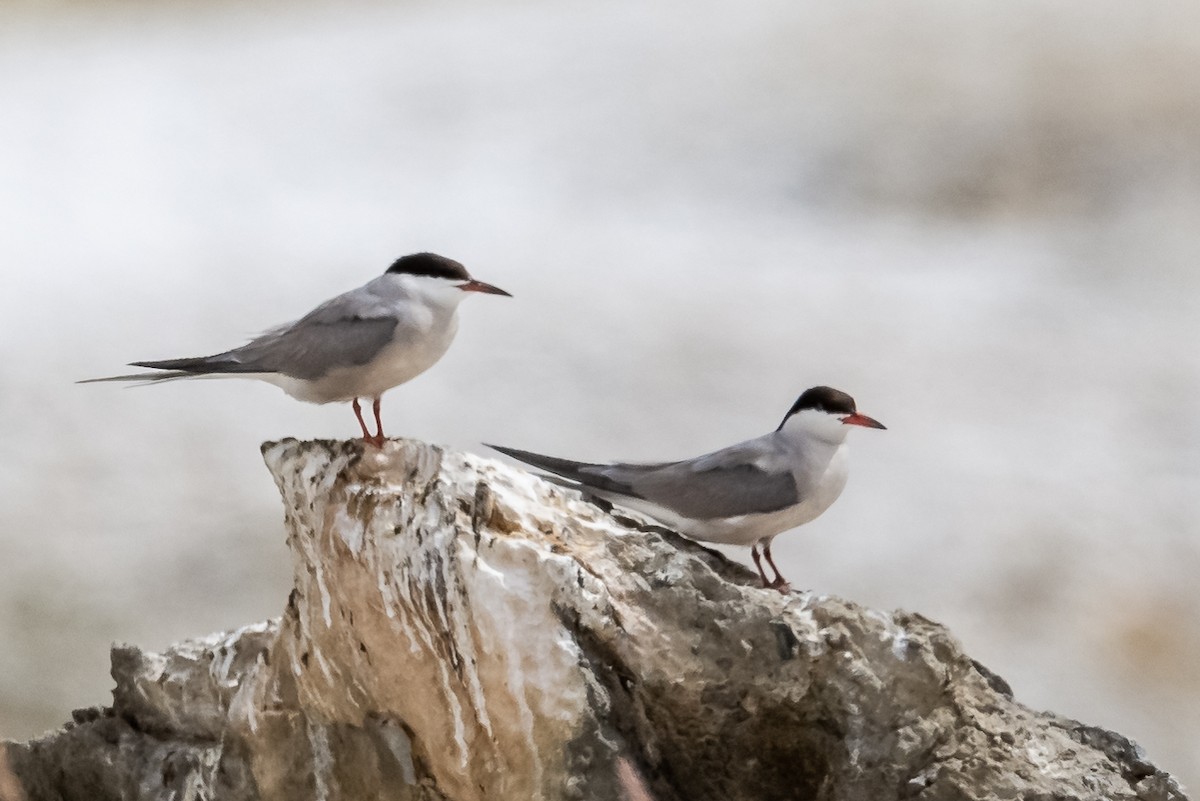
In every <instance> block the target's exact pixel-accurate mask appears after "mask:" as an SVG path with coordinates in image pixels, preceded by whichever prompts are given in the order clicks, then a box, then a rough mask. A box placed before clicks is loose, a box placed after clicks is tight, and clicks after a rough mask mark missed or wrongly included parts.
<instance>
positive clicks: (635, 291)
mask: <svg viewBox="0 0 1200 801" xmlns="http://www.w3.org/2000/svg"><path fill="white" fill-rule="evenodd" d="M0 109H2V110H3V111H2V113H0V214H2V219H3V222H2V223H0V257H2V258H3V291H2V292H0V358H2V359H3V368H2V369H0V439H2V441H3V443H4V458H3V459H2V460H0V493H2V497H0V500H2V507H0V736H7V737H18V738H24V737H28V736H31V735H34V734H36V733H38V732H40V731H42V730H44V729H46V728H47V727H51V726H54V725H57V724H58V723H60V722H62V721H64V720H65V719H67V717H68V712H69V710H70V709H71V708H72V707H76V706H82V705H89V704H94V703H101V702H104V701H105V700H106V699H107V697H108V696H107V691H108V689H109V679H108V677H107V663H108V655H107V649H108V646H109V644H110V642H112V641H114V640H122V641H133V642H137V643H139V644H142V645H144V646H147V647H150V648H160V647H162V646H165V645H166V644H168V643H170V642H172V641H174V640H178V639H181V638H184V637H188V636H191V635H198V634H203V633H206V632H209V631H213V630H219V629H225V628H229V627H233V626H237V625H239V624H242V623H246V622H250V621H255V620H259V619H262V618H266V617H269V616H272V615H275V614H277V613H279V611H280V610H281V609H282V606H283V603H284V599H285V597H286V595H287V590H288V587H289V563H288V556H287V553H286V550H285V547H284V544H283V535H282V522H281V518H282V512H281V509H280V505H279V502H278V498H277V496H276V494H275V489H274V486H273V484H272V482H271V479H270V478H269V476H268V475H267V472H266V470H265V469H264V468H263V467H262V465H261V463H260V460H259V456H258V445H259V443H260V441H262V440H265V439H270V438H278V437H283V436H297V437H318V436H319V437H348V436H351V435H353V434H355V432H356V430H357V429H356V426H355V423H354V420H353V417H352V415H351V413H350V411H349V409H348V408H346V407H344V406H329V407H316V406H305V405H301V404H299V403H297V402H295V401H292V400H290V399H288V398H286V397H285V396H284V395H283V394H282V393H280V392H279V391H278V390H277V389H275V388H273V387H269V386H266V385H258V384H249V383H246V384H243V383H238V382H199V383H192V384H186V383H184V384H179V383H177V384H174V385H169V386H163V387H157V388H148V389H129V390H126V389H121V388H119V387H116V386H111V385H102V386H86V387H81V386H74V385H73V384H72V381H74V380H75V379H78V378H84V377H89V376H96V375H105V374H111V373H113V372H119V371H120V370H121V368H122V365H123V363H124V362H126V361H129V360H131V359H139V358H140V359H147V358H163V357H170V356H180V355H193V354H199V353H206V352H210V351H213V350H217V349H221V348H224V347H227V346H231V345H234V344H238V343H240V342H242V341H243V340H244V339H245V338H246V337H247V336H249V335H252V334H254V333H256V332H257V331H259V330H261V329H264V328H266V327H268V326H270V325H273V324H276V323H279V322H282V321H285V320H288V319H290V318H292V317H293V316H295V315H297V314H299V313H301V312H303V311H305V310H307V309H308V308H309V307H310V306H311V305H313V304H314V303H316V302H318V301H320V300H322V299H324V298H326V297H328V296H330V295H332V294H334V293H336V292H339V291H342V290H344V289H348V288H350V287H353V286H356V285H358V284H359V283H361V282H363V281H365V280H366V279H368V278H370V277H372V276H374V275H376V274H377V273H379V272H380V271H382V269H383V268H384V267H385V266H386V265H387V264H388V263H389V262H390V261H391V259H393V258H394V257H396V256H398V255H400V254H402V253H406V252H412V251H416V250H425V249H428V250H434V251H438V252H441V253H444V254H446V255H449V256H452V257H454V258H457V259H459V260H461V261H463V262H464V263H466V264H467V265H468V267H469V268H470V269H471V270H472V271H473V272H474V273H475V274H476V275H477V276H478V277H479V278H481V279H483V280H486V281H491V282H494V283H496V284H498V285H500V286H502V287H504V288H506V289H508V290H509V291H511V292H512V293H513V294H514V295H515V296H516V297H515V298H514V299H512V300H505V299H497V298H491V297H483V298H476V299H472V300H470V301H469V302H468V303H466V304H465V306H464V307H463V310H462V311H463V324H462V330H461V333H460V335H459V339H458V342H457V343H456V346H455V347H454V348H453V349H452V350H451V351H450V354H449V355H448V356H447V357H446V358H445V359H444V360H443V361H442V362H441V363H440V364H439V365H438V366H437V367H436V368H435V369H434V370H432V371H431V372H430V373H428V374H426V375H425V376H423V377H421V378H420V379H418V380H417V381H415V382H413V383H411V384H409V385H407V386H405V387H403V388H401V389H398V390H395V391H393V392H392V393H391V394H389V395H388V396H387V398H386V399H385V415H386V417H385V420H386V421H387V422H388V423H389V424H390V431H391V433H394V434H401V433H403V434H407V435H411V436H415V437H420V438H422V439H427V440H432V441H435V442H440V443H445V444H448V445H451V446H455V447H462V448H470V449H474V450H482V448H481V446H480V445H479V444H478V443H479V442H480V441H482V440H486V441H495V442H501V443H508V444H512V445H517V446H521V447H527V448H531V449H534V450H542V451H547V452H552V453H558V454H563V455H570V456H576V457H593V458H597V459H602V458H611V457H619V458H626V459H639V458H643V459H661V458H668V457H675V456H686V455H692V454H695V453H699V452H701V451H703V450H706V449H711V448H714V447H718V446H720V445H723V444H727V443H730V442H733V441H735V440H739V439H743V438H747V437H750V436H754V435H757V434H760V433H763V432H765V431H766V430H768V429H770V428H771V427H773V426H774V425H775V424H776V423H777V422H778V420H779V418H780V416H781V415H782V414H783V412H784V411H785V410H786V409H787V407H788V406H789V405H790V403H791V402H792V400H793V399H794V397H795V395H796V394H797V393H799V392H800V391H801V390H803V389H804V388H805V387H807V386H809V385H812V384H817V383H828V384H831V385H833V386H836V387H839V388H842V389H845V390H847V391H849V392H850V393H851V394H853V395H854V396H855V397H856V398H857V399H858V401H859V406H860V408H861V409H862V410H863V411H864V412H866V413H867V414H870V415H872V416H875V417H877V418H879V419H880V420H882V421H883V422H885V423H886V424H887V425H888V426H889V430H888V431H887V432H872V431H864V432H857V434H856V435H855V436H854V437H853V440H854V450H855V454H854V468H853V470H852V474H853V475H852V478H851V482H850V486H849V488H848V490H847V492H846V494H845V495H844V496H843V498H842V500H841V501H840V502H839V503H838V504H837V505H836V506H835V507H834V508H833V509H832V510H831V511H830V512H829V513H828V514H826V515H825V516H824V517H823V518H821V519H820V520H819V521H817V522H816V523H814V524H812V525H810V526H808V527H807V528H806V529H804V530H803V533H797V534H792V535H788V536H785V537H783V538H781V539H780V540H779V542H778V544H777V551H778V552H779V553H780V555H781V556H782V561H783V563H784V569H785V572H786V573H787V574H788V575H789V576H790V577H792V579H793V581H794V582H795V583H796V584H797V585H798V586H799V587H804V588H812V589H815V590H817V591H818V592H822V593H832V594H838V595H842V596H845V597H848V598H851V599H854V600H856V601H859V602H861V603H864V604H868V605H871V606H875V607H879V608H884V609H891V608H896V607H903V608H906V609H912V610H917V611H920V612H922V613H924V614H926V615H928V616H929V617H932V618H934V619H937V620H939V621H941V622H944V623H946V624H948V625H949V626H950V627H951V628H952V629H953V631H954V632H955V633H956V634H957V635H958V636H959V637H960V638H961V639H962V640H963V642H964V643H965V644H966V646H967V648H968V650H969V651H970V652H971V653H972V654H973V655H975V656H976V657H977V658H979V659H980V660H981V661H982V662H984V663H985V664H987V665H988V666H989V667H991V668H992V669H994V670H995V671H996V672H998V673H1000V674H1001V675H1002V676H1004V677H1005V678H1007V679H1008V680H1009V681H1010V682H1011V683H1012V685H1013V686H1014V688H1015V690H1016V693H1017V696H1018V697H1019V698H1020V699H1021V700H1023V701H1025V702H1027V703H1029V704H1031V705H1032V706H1034V707H1040V708H1050V709H1054V710H1055V711H1058V712H1060V713H1063V714H1066V715H1070V716H1073V717H1077V718H1080V719H1082V720H1085V721H1088V722H1090V723H1095V724H1099V725H1103V726H1107V727H1111V728H1115V729H1117V730H1119V731H1121V732H1122V733H1125V734H1127V735H1129V736H1131V737H1133V738H1135V739H1136V740H1138V741H1139V742H1141V743H1142V744H1143V745H1144V746H1145V747H1146V749H1147V751H1148V753H1149V755H1150V756H1151V758H1152V759H1154V760H1156V761H1157V762H1158V763H1159V764H1160V765H1161V766H1162V767H1164V768H1167V769H1169V770H1172V771H1174V772H1176V773H1177V774H1178V775H1179V776H1180V777H1181V778H1182V779H1183V780H1184V781H1185V782H1187V783H1190V784H1191V785H1192V786H1200V593H1198V592H1197V590H1196V581H1197V579H1196V577H1197V575H1198V574H1200V545H1198V533H1200V532H1198V529H1200V493H1198V486H1200V485H1198V482H1200V409H1198V404H1197V399H1198V398H1200V357H1198V356H1197V347H1198V345H1200V6H1197V5H1196V4H1194V3H1182V2H1163V1H1161V0H1144V1H1143V2H1139V3H1122V4H1117V3H1107V4H1098V3H1095V2H1056V3H1045V2H1039V1H1035V0H1017V1H1016V2H1008V3H1003V4H996V3H985V2H966V1H964V0H942V1H941V2H923V3H918V2H909V1H908V0H899V1H897V0H873V1H868V0H863V1H862V2H844V3H827V2H821V3H818V2H799V1H798V0H763V2H756V3H753V4H748V3H744V2H734V0H720V1H717V2H714V1H712V0H688V1H687V2H659V3H654V4H647V3H642V2H635V0H615V1H614V2H607V3H603V4H596V3H581V2H564V0H553V2H551V1H550V0H524V1H523V2H510V3H499V2H497V3H483V2H474V3H471V2H448V3H438V4H434V3H430V2H412V3H400V4H380V3H370V2H359V3H338V4H332V3H321V2H309V3H300V4H298V3H288V4H283V3H280V4H258V5H254V6H253V7H246V5H245V4H236V5H235V4H213V3H208V4H201V3H179V4H170V3H158V4H154V5H153V7H151V5H150V4H138V3H115V4H107V3H78V4H70V3H68V4H63V5H55V4H45V3H37V4H21V3H15V4H14V3H8V4H5V5H4V7H3V9H2V10H0ZM735 556H737V557H738V558H741V559H746V554H745V552H740V553H737V552H735Z"/></svg>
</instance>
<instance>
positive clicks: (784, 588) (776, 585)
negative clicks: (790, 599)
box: [763, 576, 792, 595]
mask: <svg viewBox="0 0 1200 801" xmlns="http://www.w3.org/2000/svg"><path fill="white" fill-rule="evenodd" d="M763 589H765V590H778V591H779V594H780V595H787V594H788V593H790V592H791V591H792V585H791V584H788V583H787V582H786V581H784V580H783V576H779V577H778V578H776V579H775V580H774V581H769V582H764V583H763Z"/></svg>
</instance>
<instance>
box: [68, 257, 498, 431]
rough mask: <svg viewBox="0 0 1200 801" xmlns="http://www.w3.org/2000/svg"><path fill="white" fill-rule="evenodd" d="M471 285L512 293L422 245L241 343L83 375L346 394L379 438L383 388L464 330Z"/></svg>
mask: <svg viewBox="0 0 1200 801" xmlns="http://www.w3.org/2000/svg"><path fill="white" fill-rule="evenodd" d="M471 292H484V293H488V294H492V295H505V296H508V297H511V296H510V295H509V294H508V293H507V292H505V291H504V290H502V289H498V288H497V287H494V286H492V285H491V284H485V283H483V282H482V281H476V280H475V279H473V278H472V277H471V276H470V274H469V273H468V272H467V270H466V268H465V267H463V266H462V265H461V264H459V263H458V262H456V261H454V260H453V259H447V258H446V257H445V256H438V255H436V254H434V253H415V254H413V255H411V256H404V257H402V258H399V259H397V260H396V261H395V262H394V263H393V264H392V266H390V267H388V269H387V271H386V272H385V273H384V274H383V275H381V276H379V277H378V278H374V279H372V280H371V281H368V282H367V283H366V284H363V285H362V286H360V287H359V288H358V289H352V290H350V291H349V292H346V293H344V294H341V295H338V296H337V297H335V298H332V299H331V300H327V301H325V302H324V303H322V304H321V305H320V306H318V307H316V308H315V309H313V310H312V311H310V312H309V313H308V314H306V315H304V316H303V317H301V318H300V319H299V320H297V321H295V322H293V323H287V324H286V325H281V326H279V327H277V328H273V329H271V330H270V331H268V332H266V333H265V334H263V335H262V336H260V337H258V338H257V339H254V340H251V341H250V342H248V343H246V344H245V345H242V346H241V347H240V348H234V349H233V350H227V351H224V352H222V353H218V354H215V355H213V356H199V357H194V358H185V359H166V360H163V361H152V362H132V363H131V364H130V366H131V367H147V368H151V369H153V370H159V371H161V372H155V373H137V374H134V375H119V376H111V377H109V378H93V379H89V380H88V381H81V382H80V383H83V384H87V383H92V382H96V381H144V382H158V381H170V380H174V379H180V378H256V379H258V380H260V381H267V382H269V383H272V384H275V385H276V386H278V387H280V388H281V389H282V390H283V391H284V392H286V393H287V394H289V395H291V396H292V397H293V398H297V399H299V400H302V401H307V402H309V403H335V402H341V401H349V402H350V404H351V406H352V407H353V408H354V415H355V417H357V418H358V424H359V426H360V427H361V428H362V435H363V439H365V440H366V441H367V442H369V443H371V444H373V445H375V446H377V447H378V446H382V445H383V422H382V421H381V420H380V416H379V402H380V398H381V397H382V396H383V393H384V392H386V391H387V390H389V389H391V388H392V387H395V386H398V385H400V384H403V383H405V382H406V381H410V380H412V379H413V378H415V377H416V376H418V375H420V374H421V373H423V372H425V371H426V370H428V369H429V368H430V367H432V366H433V365H434V363H435V362H437V360H438V359H440V358H442V355H443V354H444V353H445V352H446V350H447V348H449V347H450V343H451V342H452V341H453V340H454V334H455V332H456V331H457V330H458V314H457V310H458V304H459V303H461V302H462V300H463V298H465V297H466V296H467V294H468V293H471ZM360 398H363V399H365V398H370V399H371V401H372V408H373V411H374V413H375V433H374V434H371V432H370V431H369V430H368V429H367V424H366V422H364V420H363V416H362V409H361V407H360V406H359V399H360Z"/></svg>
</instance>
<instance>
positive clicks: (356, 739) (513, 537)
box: [0, 440, 1184, 801]
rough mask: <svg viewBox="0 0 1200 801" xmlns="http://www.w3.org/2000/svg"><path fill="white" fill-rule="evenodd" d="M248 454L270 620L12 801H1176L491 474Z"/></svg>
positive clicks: (967, 677)
mask: <svg viewBox="0 0 1200 801" xmlns="http://www.w3.org/2000/svg"><path fill="white" fill-rule="evenodd" d="M263 453H264V455H265V458H266V462H267V465H268V466H269V467H270V469H271V471H272V472H273V473H274V475H275V480H276V482H277V483H278V485H279V489H280V492H281V494H282V496H283V501H284V509H285V514H286V520H287V530H288V542H289V544H290V546H291V550H292V554H293V559H294V563H295V588H294V589H293V590H292V593H291V597H290V598H288V599H287V603H286V607H285V609H284V612H283V616H282V617H281V618H280V619H279V620H275V621H270V622H267V623H262V624H257V625H253V626H247V627H245V628H243V629H239V630H237V631H234V632H230V633H228V634H220V635H215V636H212V637H208V638H205V639H201V640H194V641H188V642H184V643H181V644H180V645H177V646H176V647H174V648H172V649H170V650H169V651H168V652H167V653H164V654H152V653H146V652H143V651H140V650H138V649H137V648H134V647H130V646H120V647H117V648H114V649H113V668H112V672H113V677H114V679H115V680H116V689H115V690H114V693H113V696H114V698H113V705H112V707H111V708H96V709H92V710H82V711H77V712H76V713H75V722H74V723H73V724H68V726H67V727H66V728H65V729H64V730H62V731H60V732H57V733H54V734H52V735H50V736H48V737H46V738H44V739H41V740H37V741H33V742H30V743H26V744H10V745H9V747H8V754H7V758H8V761H9V763H10V766H11V768H12V770H13V771H14V772H15V774H16V775H17V777H19V779H20V781H21V783H22V785H23V786H24V788H25V795H26V796H27V798H28V799H29V801H39V800H40V799H72V800H73V799H80V800H81V801H83V800H84V799H86V800H87V801H97V800H99V799H162V801H167V800H168V799H174V800H175V801H182V800H183V799H221V800H222V801H225V800H226V799H228V800H230V801H232V800H233V799H288V801H295V800H296V799H385V800H391V801H417V800H418V799H420V800H422V801H433V800H434V799H439V800H440V799H447V800H449V799H452V800H453V801H484V799H486V801H530V799H547V801H552V800H556V799H588V800H589V801H591V800H593V799H598V800H599V801H608V800H609V799H611V800H612V801H617V799H623V798H624V799H647V798H655V799H658V801H683V800H684V799H686V800H687V801H705V800H706V799H713V800H714V801H715V800H717V799H719V800H720V801H739V800H741V799H746V800H747V801H748V800H749V799H755V800H756V801H768V800H769V801H775V800H776V799H823V800H825V801H841V800H842V799H862V800H864V801H868V800H869V801H888V799H901V798H903V799H921V800H922V801H940V800H942V799H1045V800H1046V801H1051V799H1061V800H1065V799H1088V800H1089V801H1101V799H1106V800H1112V801H1124V800H1125V799H1128V800H1129V801H1133V799H1141V801H1169V800H1171V799H1183V798H1184V796H1183V794H1182V793H1181V791H1180V789H1179V787H1178V785H1177V784H1176V783H1175V782H1174V780H1173V779H1171V778H1170V777H1169V776H1168V775H1166V774H1165V773H1163V772H1162V771H1159V770H1157V769H1156V768H1155V767H1154V766H1153V765H1151V764H1150V763H1149V762H1148V761H1147V760H1146V758H1145V756H1144V755H1143V754H1142V752H1141V751H1140V750H1139V749H1138V748H1137V747H1136V746H1135V745H1134V744H1133V743H1131V742H1129V741H1128V740H1126V739H1125V738H1123V737H1121V736H1120V735H1117V734H1114V733H1112V732H1108V731H1104V730H1102V729H1098V728H1094V727H1091V726H1086V725H1083V724H1081V723H1077V722H1075V721H1072V720H1066V719H1064V718H1060V717H1057V716H1055V715H1052V714H1045V713H1040V712H1034V711H1031V710H1029V709H1027V708H1025V707H1024V706H1022V705H1021V704H1019V703H1017V702H1016V701H1014V700H1013V698H1012V694H1011V692H1010V691H1009V689H1008V687H1007V685H1006V684H1005V683H1004V681H1003V680H1002V679H1000V678H999V677H998V676H996V675H994V674H992V673H990V672H989V671H988V670H987V669H986V668H984V667H983V666H982V665H980V664H978V663H977V662H975V661H973V660H972V659H971V658H970V657H969V656H967V655H966V654H964V653H963V652H962V650H961V648H960V647H959V645H958V643H957V642H955V640H954V638H953V637H952V636H951V635H950V634H949V633H948V632H947V631H946V630H945V629H944V628H942V627H941V626H939V625H937V624H936V623H933V622H931V621H929V620H926V619H925V618H923V617H921V616H920V615H916V614H911V613H907V612H896V613H891V614H888V613H884V612H878V611H874V610H870V609H863V608H861V607H858V606H855V605H854V604H851V603H848V602H845V601H841V600H838V599H836V598H830V597H824V596H818V595H813V594H810V593H795V594H791V595H787V596H784V595H780V594H778V593H776V592H774V591H768V590H762V589H759V588H757V586H756V583H757V580H756V579H755V578H754V577H753V576H752V575H751V574H750V572H749V571H748V570H746V569H744V568H741V567H739V566H737V565H735V564H733V563H730V562H728V561H727V560H725V559H724V558H722V557H721V556H719V555H717V554H714V553H712V552H709V551H707V550H705V549H704V548H702V547H700V546H698V545H695V544H693V543H690V542H688V541H686V540H684V539H682V538H680V537H678V536H676V535H674V534H671V533H669V532H664V531H662V530H661V529H658V528H657V527H655V526H653V525H652V524H650V523H649V521H646V520H644V519H640V518H637V517H635V516H632V515H630V516H626V515H624V514H622V513H619V512H617V513H615V514H614V513H611V512H609V511H605V510H604V509H602V508H601V507H600V506H598V505H596V504H593V503H591V502H589V501H587V500H585V499H583V498H582V497H581V496H580V495H579V493H577V492H574V491H571V490H566V489H563V488H560V487H558V486H555V485H553V484H550V483H548V482H544V481H542V480H540V479H538V478H535V477H534V476H532V475H530V474H528V473H525V472H522V471H520V470H516V469H514V468H511V467H508V466H505V465H503V464H501V463H499V462H497V461H492V460H488V459H483V458H479V457H476V456H470V455H465V454H459V453H451V452H446V451H443V450H441V449H439V448H435V447H432V446H428V445H423V444H421V443H417V442H407V441H392V442H389V443H387V445H386V448H385V449H384V450H383V451H382V452H379V451H375V450H373V449H364V448H363V447H362V446H361V445H360V444H359V443H333V442H297V441H294V440H286V441H283V442H279V443H273V444H268V445H266V446H265V447H264V449H263ZM3 787H4V785H3V784H2V783H0V788H3ZM5 801H7V799H6V800H5Z"/></svg>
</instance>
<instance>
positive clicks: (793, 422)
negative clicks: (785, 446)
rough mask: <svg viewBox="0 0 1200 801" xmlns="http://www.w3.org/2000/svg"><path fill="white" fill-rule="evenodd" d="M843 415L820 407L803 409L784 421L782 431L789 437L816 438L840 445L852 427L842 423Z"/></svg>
mask: <svg viewBox="0 0 1200 801" xmlns="http://www.w3.org/2000/svg"><path fill="white" fill-rule="evenodd" d="M842 416H843V415H837V414H830V413H829V412H823V411H821V410H820V409H801V410H800V411H798V412H796V413H795V414H793V415H792V416H791V417H789V418H788V419H787V420H786V421H785V422H784V424H783V428H782V429H780V433H781V434H783V435H784V436H786V437H788V438H789V439H803V440H814V439H815V440H820V441H821V442H826V443H828V444H830V445H840V444H842V443H843V442H845V441H846V435H847V434H849V433H850V431H849V428H850V427H849V426H847V425H845V424H844V423H842V419H841V418H842Z"/></svg>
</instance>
